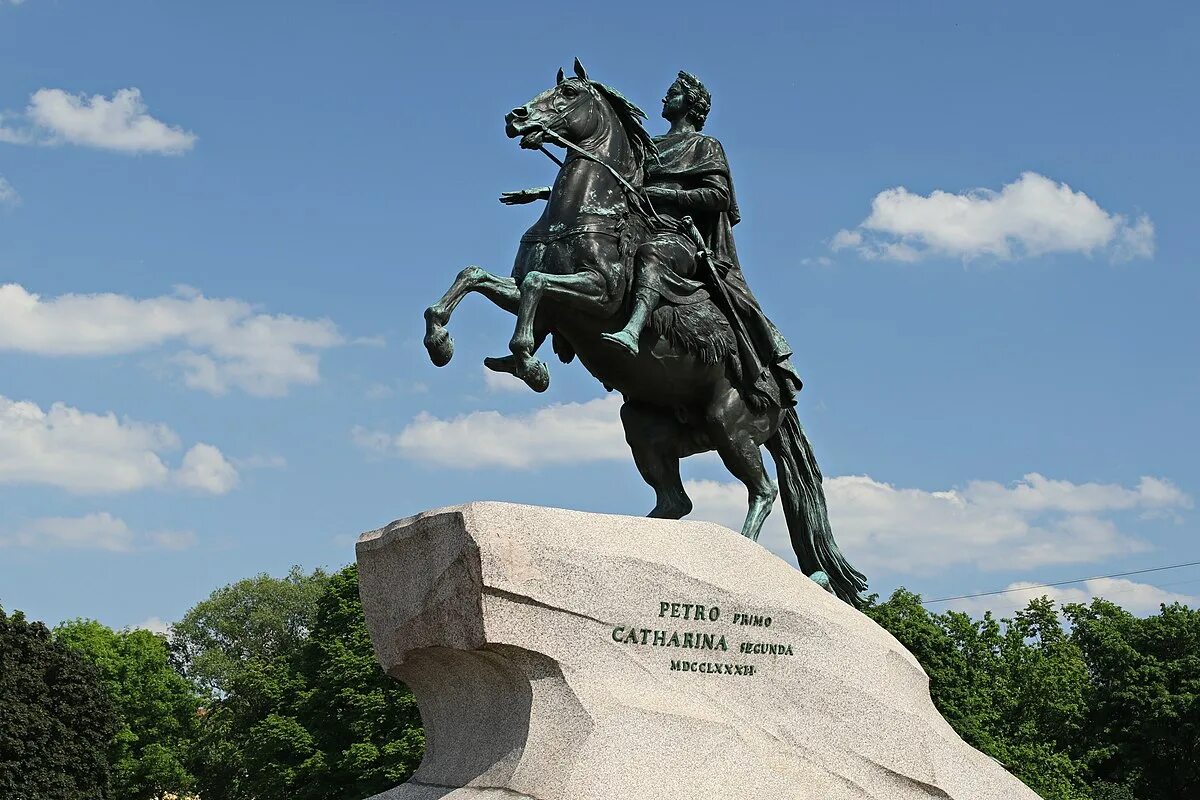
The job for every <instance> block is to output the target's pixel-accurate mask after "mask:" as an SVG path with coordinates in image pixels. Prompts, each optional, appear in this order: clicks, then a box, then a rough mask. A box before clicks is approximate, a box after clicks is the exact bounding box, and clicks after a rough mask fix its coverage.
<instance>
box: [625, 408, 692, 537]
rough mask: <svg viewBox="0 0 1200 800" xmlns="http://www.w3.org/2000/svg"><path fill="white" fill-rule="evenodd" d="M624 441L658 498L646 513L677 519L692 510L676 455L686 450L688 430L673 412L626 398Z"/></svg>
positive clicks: (652, 515)
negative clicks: (684, 446)
mask: <svg viewBox="0 0 1200 800" xmlns="http://www.w3.org/2000/svg"><path fill="white" fill-rule="evenodd" d="M621 424H622V425H624V426H625V441H627V442H629V449H630V450H632V451H633V461H634V463H635V464H637V468H638V472H640V473H641V474H642V478H643V479H645V481H646V483H648V484H650V486H651V487H652V488H653V489H654V494H655V497H656V498H657V502H656V503H655V505H654V508H653V509H651V511H650V513H649V514H647V515H646V516H649V517H659V518H661V519H679V518H681V517H685V516H687V515H688V513H690V512H691V510H692V501H691V499H690V498H689V497H688V496H687V492H686V491H684V488H683V481H682V480H681V479H680V477H679V458H680V456H681V455H682V454H683V453H684V452H685V450H684V448H683V443H684V442H685V441H686V439H687V431H685V430H684V427H683V426H682V425H681V424H680V423H679V421H678V420H676V419H675V417H674V415H673V414H671V413H669V412H665V411H663V410H662V409H660V408H655V407H653V406H649V405H644V404H641V403H633V402H626V403H625V405H623V406H621Z"/></svg>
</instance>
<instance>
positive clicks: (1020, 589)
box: [921, 561, 1200, 606]
mask: <svg viewBox="0 0 1200 800" xmlns="http://www.w3.org/2000/svg"><path fill="white" fill-rule="evenodd" d="M1195 566H1200V561H1189V562H1187V563H1186V564H1170V565H1168V566H1165V567H1151V568H1150V569H1135V570H1130V571H1129V572H1114V573H1112V574H1111V575H1093V576H1092V577H1090V578H1076V579H1075V580H1072V581H1056V582H1055V583H1039V584H1037V585H1036V586H1018V587H1017V588H1015V589H997V590H996V591H994V592H980V593H978V594H960V595H955V596H954V597H939V598H938V599H936V600H922V601H921V605H926V606H927V605H929V604H930V603H945V602H947V601H949V600H970V599H971V598H974V597H992V596H993V595H998V594H1009V593H1010V592H1027V591H1029V590H1030V589H1048V588H1050V587H1051V586H1066V585H1068V584H1071V583H1086V582H1087V581H1097V580H1100V579H1101V578H1124V577H1125V576H1126V575H1144V574H1146V573H1147V572H1162V571H1163V570H1168V569H1180V568H1182V567H1195Z"/></svg>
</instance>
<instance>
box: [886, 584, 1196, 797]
mask: <svg viewBox="0 0 1200 800" xmlns="http://www.w3.org/2000/svg"><path fill="white" fill-rule="evenodd" d="M866 613H867V614H868V615H870V616H871V617H872V618H873V619H875V620H876V621H877V622H878V623H879V624H880V625H882V626H883V627H885V628H887V629H888V630H889V631H890V632H891V633H892V634H893V635H894V636H895V637H896V638H897V639H899V640H900V642H901V643H902V644H903V645H904V646H905V647H907V648H908V649H909V650H910V651H912V653H913V655H915V656H916V657H917V660H918V661H920V662H921V665H922V666H923V667H924V668H925V671H926V673H927V674H928V675H929V682H930V693H931V695H932V696H933V701H934V704H935V705H936V706H937V707H938V709H939V710H940V711H941V712H942V714H943V715H944V716H945V717H946V719H947V721H949V722H950V724H951V725H952V726H953V727H954V729H955V730H956V731H958V733H959V735H960V736H962V737H963V739H965V740H966V741H967V742H968V743H970V744H971V745H973V746H975V747H977V748H978V749H980V750H982V751H983V752H984V753H987V754H988V755H990V756H992V757H993V758H995V759H997V760H998V761H1000V762H1001V763H1002V764H1004V765H1005V766H1006V767H1008V769H1009V770H1011V771H1012V772H1013V773H1014V774H1016V775H1017V776H1018V777H1019V778H1021V779H1022V780H1023V781H1025V783H1026V784H1028V785H1029V786H1030V787H1031V788H1032V789H1034V790H1035V791H1036V792H1038V794H1040V795H1041V796H1042V797H1044V798H1046V800H1179V798H1184V797H1200V611H1195V610H1191V609H1188V608H1186V607H1184V606H1180V605H1173V606H1164V607H1163V608H1162V610H1161V613H1160V614H1157V615H1154V616H1150V617H1145V618H1139V617H1135V616H1133V615H1132V614H1129V613H1128V612H1126V611H1123V610H1122V609H1120V608H1119V607H1118V606H1116V605H1114V604H1112V603H1109V602H1107V601H1105V600H1094V601H1093V602H1092V603H1091V604H1090V605H1068V606H1066V607H1064V608H1063V609H1062V615H1061V616H1060V614H1059V613H1058V611H1057V610H1056V608H1055V606H1054V605H1053V603H1051V601H1050V600H1048V599H1046V598H1041V599H1037V600H1033V601H1031V602H1030V603H1029V605H1028V606H1027V607H1026V608H1025V609H1024V610H1023V611H1020V612H1018V613H1017V614H1016V615H1015V617H1014V618H1012V619H1011V620H1004V621H1003V622H997V621H996V620H995V619H993V618H992V616H991V614H985V615H984V617H983V619H981V620H975V619H972V618H971V617H969V616H967V615H965V614H961V613H956V612H947V613H945V614H934V613H930V612H929V611H927V610H926V609H925V607H924V606H922V605H921V599H920V597H918V596H917V595H915V594H913V593H911V592H908V591H905V590H903V589H901V590H898V591H897V592H895V593H894V594H893V595H892V597H891V598H889V599H888V600H887V601H886V602H883V603H874V604H872V605H871V606H869V607H868V608H867V609H866ZM1064 618H1065V621H1066V623H1067V624H1066V625H1065V626H1064Z"/></svg>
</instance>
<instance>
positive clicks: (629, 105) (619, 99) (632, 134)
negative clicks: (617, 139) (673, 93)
mask: <svg viewBox="0 0 1200 800" xmlns="http://www.w3.org/2000/svg"><path fill="white" fill-rule="evenodd" d="M588 83H589V84H591V85H592V86H593V87H594V88H595V89H596V91H598V92H599V93H600V96H601V97H603V98H604V99H605V100H607V101H608V104H609V105H610V106H611V107H612V110H613V111H614V112H615V113H616V115H617V119H619V120H620V121H621V127H623V128H624V129H625V136H626V137H627V138H628V139H629V144H630V146H631V147H632V148H633V157H634V163H636V164H637V165H638V167H639V168H640V167H641V166H642V165H643V164H644V163H645V162H646V158H647V157H650V158H653V159H655V160H657V159H658V148H657V147H656V146H655V144H654V139H652V138H651V137H650V134H649V133H648V132H647V131H646V128H645V126H643V125H642V120H644V119H646V112H645V111H642V110H641V109H640V108H638V107H637V106H636V105H634V103H633V102H632V101H631V100H629V99H627V98H626V97H625V95H623V94H621V93H620V92H618V91H617V90H616V89H614V88H612V87H611V86H607V85H605V84H603V83H600V82H599V81H593V80H589V81H588ZM639 173H640V169H639Z"/></svg>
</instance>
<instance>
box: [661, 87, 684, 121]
mask: <svg viewBox="0 0 1200 800" xmlns="http://www.w3.org/2000/svg"><path fill="white" fill-rule="evenodd" d="M662 103H663V111H662V115H663V118H664V119H668V120H671V121H674V120H677V119H679V118H680V117H682V116H683V115H684V114H686V113H687V110H688V103H687V93H686V92H684V91H683V85H682V84H680V82H679V81H675V82H674V83H672V84H671V88H670V89H667V96H666V97H664V98H663V101H662Z"/></svg>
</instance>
